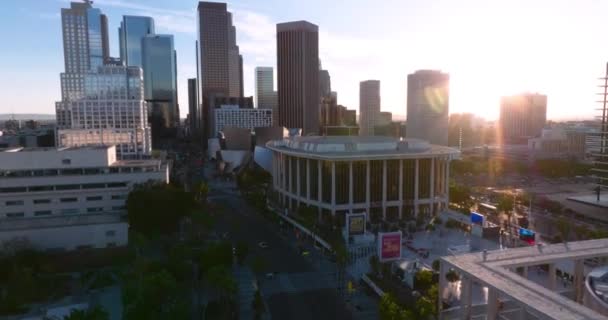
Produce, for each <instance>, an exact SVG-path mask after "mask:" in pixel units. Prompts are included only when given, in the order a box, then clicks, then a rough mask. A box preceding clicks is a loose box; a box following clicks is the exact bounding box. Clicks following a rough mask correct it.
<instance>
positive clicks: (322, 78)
mask: <svg viewBox="0 0 608 320" xmlns="http://www.w3.org/2000/svg"><path fill="white" fill-rule="evenodd" d="M330 95H331V78H330V76H329V71H327V70H319V96H321V98H323V97H329V96H330Z"/></svg>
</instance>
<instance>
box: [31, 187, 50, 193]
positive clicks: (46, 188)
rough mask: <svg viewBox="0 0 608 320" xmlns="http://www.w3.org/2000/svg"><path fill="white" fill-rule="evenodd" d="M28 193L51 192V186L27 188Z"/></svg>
mask: <svg viewBox="0 0 608 320" xmlns="http://www.w3.org/2000/svg"><path fill="white" fill-rule="evenodd" d="M29 190H30V192H39V191H53V186H35V187H30V188H29Z"/></svg>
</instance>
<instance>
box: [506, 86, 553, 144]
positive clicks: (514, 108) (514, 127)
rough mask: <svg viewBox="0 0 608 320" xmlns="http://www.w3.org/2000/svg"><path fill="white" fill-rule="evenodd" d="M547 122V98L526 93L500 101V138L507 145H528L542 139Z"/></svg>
mask: <svg viewBox="0 0 608 320" xmlns="http://www.w3.org/2000/svg"><path fill="white" fill-rule="evenodd" d="M546 122H547V96H546V95H542V94H538V93H524V94H519V95H514V96H508V97H502V98H501V99H500V118H499V128H500V137H501V138H502V141H503V142H507V143H523V144H527V143H528V138H535V137H540V135H541V133H542V131H543V128H544V127H545V124H546Z"/></svg>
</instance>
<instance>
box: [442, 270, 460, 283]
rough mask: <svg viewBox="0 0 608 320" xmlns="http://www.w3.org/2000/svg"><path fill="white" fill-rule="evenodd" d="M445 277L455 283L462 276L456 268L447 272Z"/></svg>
mask: <svg viewBox="0 0 608 320" xmlns="http://www.w3.org/2000/svg"><path fill="white" fill-rule="evenodd" d="M445 279H446V280H448V282H451V283H454V282H457V281H458V280H460V276H459V275H458V272H456V271H455V270H454V269H450V270H449V271H448V272H447V273H446V274H445Z"/></svg>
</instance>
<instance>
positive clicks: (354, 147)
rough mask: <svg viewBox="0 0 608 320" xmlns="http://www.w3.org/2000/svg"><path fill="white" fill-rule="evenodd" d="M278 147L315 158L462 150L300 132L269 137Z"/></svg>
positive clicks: (271, 145) (438, 153)
mask: <svg viewBox="0 0 608 320" xmlns="http://www.w3.org/2000/svg"><path fill="white" fill-rule="evenodd" d="M266 146H267V147H268V148H269V149H271V150H274V151H278V152H283V153H287V154H292V155H299V156H306V157H311V158H332V159H336V158H340V159H342V158H347V159H353V158H364V159H373V158H382V159H387V158H395V159H397V158H398V159H401V158H417V157H420V156H433V155H436V156H445V155H450V156H454V157H456V156H458V155H459V154H460V151H458V150H457V149H454V148H450V147H444V146H438V145H431V144H430V143H428V142H427V141H424V140H420V139H397V138H393V137H383V136H304V137H302V136H298V137H292V138H286V139H283V140H274V141H269V142H268V143H267V144H266Z"/></svg>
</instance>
